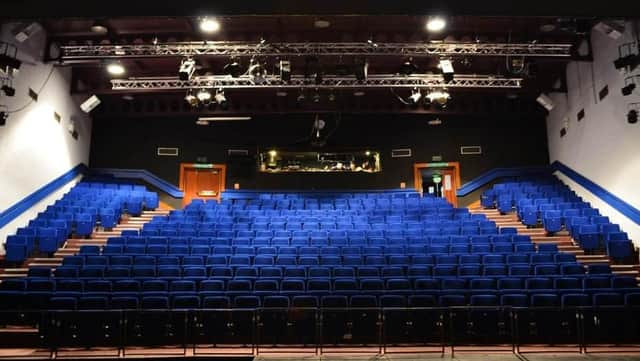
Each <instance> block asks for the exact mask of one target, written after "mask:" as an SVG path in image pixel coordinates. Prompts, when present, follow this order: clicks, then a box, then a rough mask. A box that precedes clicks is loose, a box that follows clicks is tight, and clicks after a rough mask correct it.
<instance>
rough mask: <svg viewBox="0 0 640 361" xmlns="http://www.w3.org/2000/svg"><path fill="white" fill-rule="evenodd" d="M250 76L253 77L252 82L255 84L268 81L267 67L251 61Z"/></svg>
mask: <svg viewBox="0 0 640 361" xmlns="http://www.w3.org/2000/svg"><path fill="white" fill-rule="evenodd" d="M249 75H250V76H251V81H253V82H254V83H255V84H262V83H264V82H265V81H266V79H265V77H266V76H267V69H265V67H264V66H262V64H260V63H259V62H258V61H256V60H254V59H251V65H249Z"/></svg>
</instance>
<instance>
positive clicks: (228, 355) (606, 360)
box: [0, 346, 640, 361]
mask: <svg viewBox="0 0 640 361" xmlns="http://www.w3.org/2000/svg"><path fill="white" fill-rule="evenodd" d="M183 351H184V350H183V349H179V348H173V347H167V348H131V349H127V351H126V354H122V353H121V352H118V351H117V350H106V349H102V350H97V349H96V350H81V349H74V350H59V352H58V354H57V355H56V356H55V357H54V358H58V359H91V360H93V361H96V360H116V359H149V358H151V359H158V360H168V361H169V360H265V361H292V360H318V361H320V360H327V361H342V360H345V361H346V360H361V361H377V360H381V361H383V360H384V361H386V360H388V361H429V360H434V361H435V360H443V359H450V360H459V361H485V360H487V361H493V360H496V361H630V360H639V361H640V348H611V349H610V348H606V347H605V348H598V349H593V350H590V351H589V352H588V353H586V354H585V353H578V352H577V350H573V349H571V350H567V349H563V348H555V349H553V348H549V347H542V346H541V347H528V348H523V349H522V350H521V353H520V354H514V353H512V352H510V351H507V350H504V351H503V350H492V351H488V350H478V349H473V350H469V349H467V350H465V349H463V348H460V349H456V350H455V353H454V354H452V352H451V349H450V348H447V349H446V350H445V353H444V355H443V354H442V353H440V352H439V351H438V350H436V349H429V350H424V349H422V350H415V349H413V348H410V347H406V348H402V349H396V350H395V352H393V351H391V350H390V351H389V353H387V354H384V355H380V354H378V353H377V350H375V349H368V348H354V349H331V348H327V349H325V350H324V351H323V354H322V355H316V354H314V352H313V350H312V349H309V348H306V349H304V348H303V349H287V350H286V351H285V350H284V349H280V350H277V351H276V350H273V349H271V350H269V349H265V350H262V351H260V354H259V355H257V356H252V355H251V352H252V351H251V349H243V348H235V349H233V350H230V349H228V350H226V351H223V350H217V351H213V352H214V353H211V354H210V353H208V352H211V350H207V351H205V352H206V353H201V352H198V353H197V354H196V355H194V354H193V350H192V349H191V348H189V349H188V350H187V352H186V353H183ZM219 351H223V352H219ZM425 351H426V352H425ZM51 356H52V355H51V353H50V352H49V351H47V350H36V349H17V348H16V349H0V359H20V360H43V359H51Z"/></svg>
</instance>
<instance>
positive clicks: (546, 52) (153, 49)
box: [57, 41, 571, 63]
mask: <svg viewBox="0 0 640 361" xmlns="http://www.w3.org/2000/svg"><path fill="white" fill-rule="evenodd" d="M60 49H61V51H62V55H61V58H60V59H57V60H60V61H62V62H66V63H72V62H89V61H96V60H101V59H113V58H146V57H151V58H153V57H185V56H236V57H237V56H280V57H284V56H296V55H328V56H348V55H352V56H374V55H392V56H405V57H406V56H456V55H459V56H530V57H569V56H571V44H541V43H514V44H507V43H445V42H429V43H426V42H424V43H422V42H421V43H376V44H375V46H372V45H371V44H369V43H364V42H362V43H346V42H345V43H266V44H260V43H248V42H229V41H215V42H182V43H165V44H155V45H154V44H129V45H100V44H97V45H64V46H61V47H60Z"/></svg>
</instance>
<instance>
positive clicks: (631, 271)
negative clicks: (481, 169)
mask: <svg viewBox="0 0 640 361" xmlns="http://www.w3.org/2000/svg"><path fill="white" fill-rule="evenodd" d="M469 211H470V212H471V213H476V214H484V215H486V216H487V219H489V220H492V221H494V222H496V225H497V226H498V227H513V228H516V229H517V230H518V234H523V235H528V236H531V240H532V241H533V243H535V244H540V243H555V244H557V245H558V249H559V250H560V251H561V252H566V253H573V254H575V255H576V258H577V259H578V262H580V263H582V264H585V265H589V264H594V263H608V264H609V265H610V266H611V270H612V272H613V273H615V274H620V275H632V276H635V277H636V279H637V280H638V282H639V283H640V265H626V264H625V265H620V264H612V263H611V260H610V259H609V257H608V256H607V255H606V254H604V253H603V254H594V255H590V254H585V253H584V251H583V250H582V248H580V246H579V245H578V244H577V243H576V242H575V241H574V240H573V238H571V236H570V235H569V233H568V232H567V231H561V232H557V233H555V234H554V235H547V232H546V231H545V230H544V228H527V226H526V225H524V224H522V222H520V221H519V220H518V216H517V215H516V213H515V212H513V213H508V214H500V212H498V210H497V209H485V208H482V207H480V206H475V207H471V208H469Z"/></svg>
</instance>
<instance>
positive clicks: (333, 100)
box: [327, 92, 336, 103]
mask: <svg viewBox="0 0 640 361" xmlns="http://www.w3.org/2000/svg"><path fill="white" fill-rule="evenodd" d="M327 100H328V101H329V102H330V103H333V102H335V101H336V95H335V94H333V92H331V93H329V95H328V96H327Z"/></svg>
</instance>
